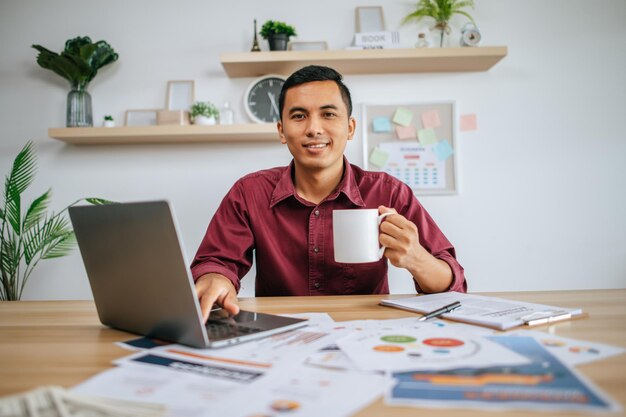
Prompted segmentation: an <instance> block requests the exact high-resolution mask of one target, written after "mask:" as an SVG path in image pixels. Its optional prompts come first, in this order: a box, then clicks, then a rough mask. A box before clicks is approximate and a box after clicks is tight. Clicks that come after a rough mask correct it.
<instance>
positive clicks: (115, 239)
mask: <svg viewBox="0 0 626 417" xmlns="http://www.w3.org/2000/svg"><path fill="white" fill-rule="evenodd" d="M69 214H70V218H71V221H72V224H73V226H74V232H75V234H76V239H77V241H78V245H79V247H80V252H81V255H82V258H83V262H84V264H85V269H86V271H87V275H88V277H89V283H90V285H91V289H92V292H93V297H94V301H95V303H96V308H97V311H98V316H99V318H100V321H101V322H102V323H103V324H105V325H108V326H111V327H114V328H117V329H121V330H126V331H129V332H133V333H139V334H143V335H146V336H149V337H157V338H162V339H166V340H174V341H178V342H180V343H183V344H187V345H191V346H195V347H205V346H207V345H208V338H207V333H206V328H205V327H204V325H203V324H202V315H201V311H200V305H199V302H198V299H197V297H196V293H195V290H194V283H193V279H192V277H191V274H190V271H189V269H188V267H187V265H186V263H185V254H184V249H183V247H182V240H181V239H180V238H179V236H178V232H177V227H176V225H175V220H174V216H173V213H172V210H171V208H170V206H169V204H168V202H166V201H154V202H140V203H124V204H111V205H103V206H76V207H70V209H69Z"/></svg>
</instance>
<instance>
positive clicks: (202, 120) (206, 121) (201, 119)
mask: <svg viewBox="0 0 626 417" xmlns="http://www.w3.org/2000/svg"><path fill="white" fill-rule="evenodd" d="M215 123H216V120H215V117H213V116H211V117H206V116H196V117H194V118H193V124H194V125H214V124H215Z"/></svg>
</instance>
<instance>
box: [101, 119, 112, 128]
mask: <svg viewBox="0 0 626 417" xmlns="http://www.w3.org/2000/svg"><path fill="white" fill-rule="evenodd" d="M103 126H104V127H115V121H113V120H105V121H104V123H103Z"/></svg>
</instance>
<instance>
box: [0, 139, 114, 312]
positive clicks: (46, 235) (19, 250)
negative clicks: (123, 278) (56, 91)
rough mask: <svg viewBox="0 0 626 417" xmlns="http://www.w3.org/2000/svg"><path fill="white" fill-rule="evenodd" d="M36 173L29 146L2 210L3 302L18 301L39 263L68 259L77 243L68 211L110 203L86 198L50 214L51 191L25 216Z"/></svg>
mask: <svg viewBox="0 0 626 417" xmlns="http://www.w3.org/2000/svg"><path fill="white" fill-rule="evenodd" d="M35 170H36V160H35V153H34V147H33V143H32V142H28V143H27V144H26V145H25V146H24V148H23V149H22V150H21V151H20V152H19V153H18V155H17V156H16V158H15V160H14V161H13V167H12V169H11V172H10V173H9V175H8V176H7V177H6V180H5V182H4V193H3V197H4V201H3V202H4V205H3V206H2V207H0V261H1V262H0V273H1V276H0V278H1V282H0V300H19V299H20V298H21V297H22V292H23V291H24V286H25V285H26V282H27V281H28V278H29V277H30V275H31V274H32V272H33V270H34V269H35V267H36V266H37V264H38V263H39V261H41V260H42V259H51V258H58V257H61V256H65V255H67V254H69V252H70V251H71V250H72V248H73V247H74V245H75V243H76V239H75V236H74V232H73V230H72V229H71V228H70V223H69V220H68V219H67V217H65V211H66V210H67V208H68V207H71V206H73V205H75V204H77V203H79V202H81V201H83V200H84V201H87V202H89V203H91V204H108V203H110V202H109V201H107V200H103V199H101V198H85V199H80V200H77V201H75V202H73V203H72V204H70V205H69V206H67V207H65V208H64V209H63V210H61V211H60V212H59V213H56V214H55V213H54V212H52V213H50V214H48V213H47V209H48V204H49V203H50V195H51V190H48V191H46V192H45V193H43V194H42V195H41V196H40V197H38V198H36V199H35V200H34V201H33V202H32V203H31V204H30V206H28V209H27V210H26V211H25V212H24V213H23V212H22V211H23V210H22V198H21V194H22V193H23V192H24V191H25V190H26V189H27V188H28V186H29V185H30V184H31V183H32V182H33V179H34V177H35ZM24 208H26V206H24Z"/></svg>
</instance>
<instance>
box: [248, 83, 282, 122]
mask: <svg viewBox="0 0 626 417" xmlns="http://www.w3.org/2000/svg"><path fill="white" fill-rule="evenodd" d="M284 83H285V77H283V76H282V75H276V74H270V75H264V76H262V77H260V78H257V79H256V80H254V81H253V82H252V83H251V84H250V85H249V86H248V89H247V90H246V94H245V95H244V96H243V105H244V107H245V109H246V113H247V114H248V116H249V117H250V118H251V119H252V120H253V121H255V122H257V123H275V122H277V121H278V120H279V119H280V110H279V109H278V96H279V95H280V90H281V89H282V87H283V84H284Z"/></svg>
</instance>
